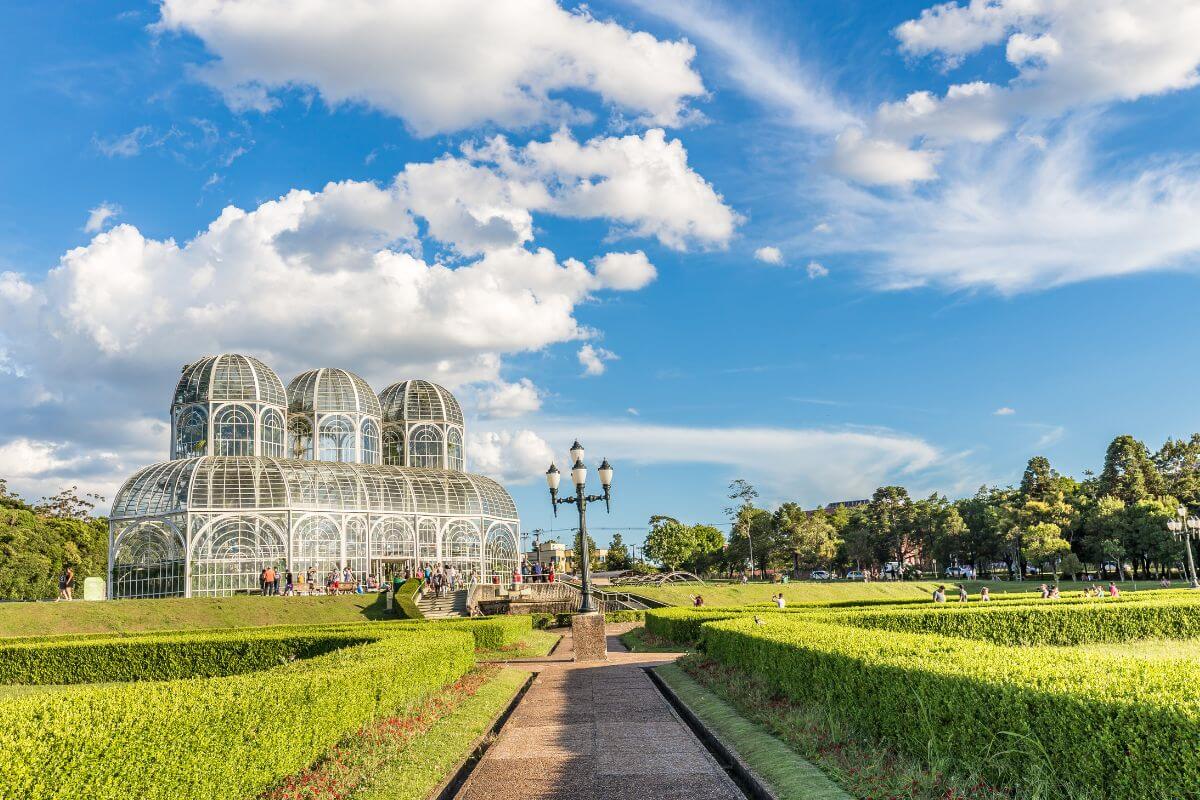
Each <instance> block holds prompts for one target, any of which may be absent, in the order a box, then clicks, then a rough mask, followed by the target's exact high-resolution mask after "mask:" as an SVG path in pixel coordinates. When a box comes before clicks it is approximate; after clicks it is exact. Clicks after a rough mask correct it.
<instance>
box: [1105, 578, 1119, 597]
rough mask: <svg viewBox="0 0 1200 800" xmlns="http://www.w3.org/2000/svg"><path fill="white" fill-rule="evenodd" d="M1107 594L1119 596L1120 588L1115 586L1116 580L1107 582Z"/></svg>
mask: <svg viewBox="0 0 1200 800" xmlns="http://www.w3.org/2000/svg"><path fill="white" fill-rule="evenodd" d="M1108 596H1109V597H1120V596H1121V590H1120V589H1118V588H1117V583H1116V581H1109V582H1108Z"/></svg>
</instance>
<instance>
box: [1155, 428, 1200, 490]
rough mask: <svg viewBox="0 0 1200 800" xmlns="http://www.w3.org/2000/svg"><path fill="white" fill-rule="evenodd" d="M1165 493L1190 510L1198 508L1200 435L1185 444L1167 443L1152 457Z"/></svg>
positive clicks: (1193, 436)
mask: <svg viewBox="0 0 1200 800" xmlns="http://www.w3.org/2000/svg"><path fill="white" fill-rule="evenodd" d="M1154 466H1155V468H1156V469H1157V470H1158V473H1159V474H1160V475H1161V476H1162V478H1163V484H1164V491H1165V492H1166V493H1167V494H1169V495H1171V496H1172V497H1175V498H1178V499H1179V502H1181V503H1183V504H1184V505H1186V506H1189V507H1190V508H1200V433H1193V434H1192V436H1191V438H1190V439H1188V440H1187V441H1184V440H1183V439H1179V440H1175V439H1167V441H1166V442H1165V443H1164V444H1163V446H1162V447H1161V448H1160V449H1159V451H1158V452H1157V453H1155V454H1154Z"/></svg>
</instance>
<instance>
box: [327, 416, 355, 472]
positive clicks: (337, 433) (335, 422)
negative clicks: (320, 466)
mask: <svg viewBox="0 0 1200 800" xmlns="http://www.w3.org/2000/svg"><path fill="white" fill-rule="evenodd" d="M319 438H320V441H321V460H322V461H342V462H351V461H354V423H353V422H351V421H350V418H349V417H342V416H335V417H326V418H325V419H323V420H321V432H320V434H319Z"/></svg>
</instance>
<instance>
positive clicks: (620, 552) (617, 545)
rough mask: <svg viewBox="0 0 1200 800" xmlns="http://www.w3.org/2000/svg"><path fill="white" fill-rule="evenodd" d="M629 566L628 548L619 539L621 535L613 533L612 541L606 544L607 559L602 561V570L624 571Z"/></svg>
mask: <svg viewBox="0 0 1200 800" xmlns="http://www.w3.org/2000/svg"><path fill="white" fill-rule="evenodd" d="M631 566H632V562H631V561H630V560H629V548H628V547H626V546H625V542H624V541H623V540H622V539H621V534H620V533H614V534H613V537H612V541H611V542H609V544H608V557H607V558H606V559H605V561H604V568H605V569H609V570H625V569H629V568H630V567H631Z"/></svg>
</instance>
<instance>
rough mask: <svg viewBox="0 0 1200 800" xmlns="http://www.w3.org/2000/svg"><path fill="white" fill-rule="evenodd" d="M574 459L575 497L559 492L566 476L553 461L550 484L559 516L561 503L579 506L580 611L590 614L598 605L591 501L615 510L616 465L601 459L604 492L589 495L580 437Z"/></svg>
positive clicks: (547, 473) (572, 477)
mask: <svg viewBox="0 0 1200 800" xmlns="http://www.w3.org/2000/svg"><path fill="white" fill-rule="evenodd" d="M571 460H572V461H573V462H574V466H572V467H571V481H572V482H574V484H575V496H574V497H559V496H558V484H559V481H560V480H562V474H561V473H560V472H559V471H558V467H557V466H555V465H554V464H551V465H550V469H548V470H546V484H547V485H548V486H549V487H550V507H551V508H552V509H554V516H556V517H557V516H558V504H559V503H574V504H575V508H576V509H578V510H579V549H580V553H579V555H580V562H581V563H582V564H583V574H582V578H583V591H582V593H583V600H582V602H581V603H580V604H579V613H581V614H590V613H591V612H592V611H594V610H595V609H593V608H592V566H591V563H590V562H591V555H590V554H589V553H588V533H587V504H588V503H595V502H597V501H598V500H603V501H604V508H605V510H606V511H612V505H611V500H612V493H611V491H610V490H611V488H612V478H613V468H612V466H611V465H610V464H609V463H608V459H607V458H606V459H604V460H603V461H602V462H601V463H600V469H598V470H596V472H597V473H598V474H599V475H600V486H601V487H603V489H604V494H599V495H597V494H593V495H589V494H587V493H586V492H584V483H586V482H587V467H586V466H584V463H583V445H581V444H580V443H579V440H578V439H576V440H575V444H573V445H571Z"/></svg>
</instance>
